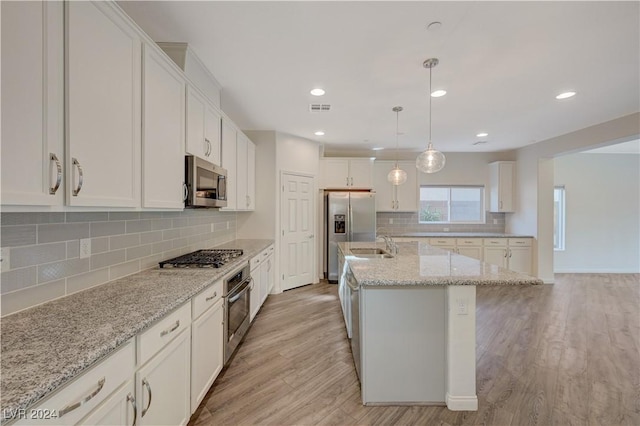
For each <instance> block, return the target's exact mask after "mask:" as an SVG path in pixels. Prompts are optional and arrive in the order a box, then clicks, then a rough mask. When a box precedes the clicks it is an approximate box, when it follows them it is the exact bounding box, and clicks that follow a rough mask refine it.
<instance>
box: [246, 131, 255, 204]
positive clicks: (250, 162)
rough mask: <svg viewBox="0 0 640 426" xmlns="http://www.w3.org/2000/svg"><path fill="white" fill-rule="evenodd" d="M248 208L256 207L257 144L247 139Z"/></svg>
mask: <svg viewBox="0 0 640 426" xmlns="http://www.w3.org/2000/svg"><path fill="white" fill-rule="evenodd" d="M247 197H248V205H247V210H255V209H256V146H255V144H254V143H253V142H251V141H247Z"/></svg>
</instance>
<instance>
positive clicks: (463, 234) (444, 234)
mask: <svg viewBox="0 0 640 426" xmlns="http://www.w3.org/2000/svg"><path fill="white" fill-rule="evenodd" d="M391 236H392V237H394V238H396V237H398V238H410V237H416V238H429V237H450V238H533V237H532V236H531V235H521V234H504V233H496V232H407V233H405V234H391Z"/></svg>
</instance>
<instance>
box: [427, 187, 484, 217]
mask: <svg viewBox="0 0 640 426" xmlns="http://www.w3.org/2000/svg"><path fill="white" fill-rule="evenodd" d="M422 188H438V189H448V190H449V198H448V203H447V207H448V209H449V210H448V215H447V217H449V219H451V190H452V189H479V190H480V219H478V220H477V221H451V220H448V221H442V220H441V221H422V220H420V217H421V216H422V208H421V204H422V196H421V192H422V191H421V190H422ZM485 191H486V187H485V185H425V184H421V185H420V186H419V188H418V224H420V225H429V224H436V225H438V224H451V225H465V224H471V225H477V224H484V223H486V208H485V206H486V200H485Z"/></svg>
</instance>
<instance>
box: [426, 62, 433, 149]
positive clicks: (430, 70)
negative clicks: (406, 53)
mask: <svg viewBox="0 0 640 426" xmlns="http://www.w3.org/2000/svg"><path fill="white" fill-rule="evenodd" d="M432 71H433V66H432V67H430V68H429V145H428V146H427V149H431V73H432Z"/></svg>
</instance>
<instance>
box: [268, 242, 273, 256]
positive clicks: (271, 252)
mask: <svg viewBox="0 0 640 426" xmlns="http://www.w3.org/2000/svg"><path fill="white" fill-rule="evenodd" d="M267 251H268V252H269V254H273V252H274V251H275V246H274V245H273V244H271V245H270V246H269V247H268V248H267Z"/></svg>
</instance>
